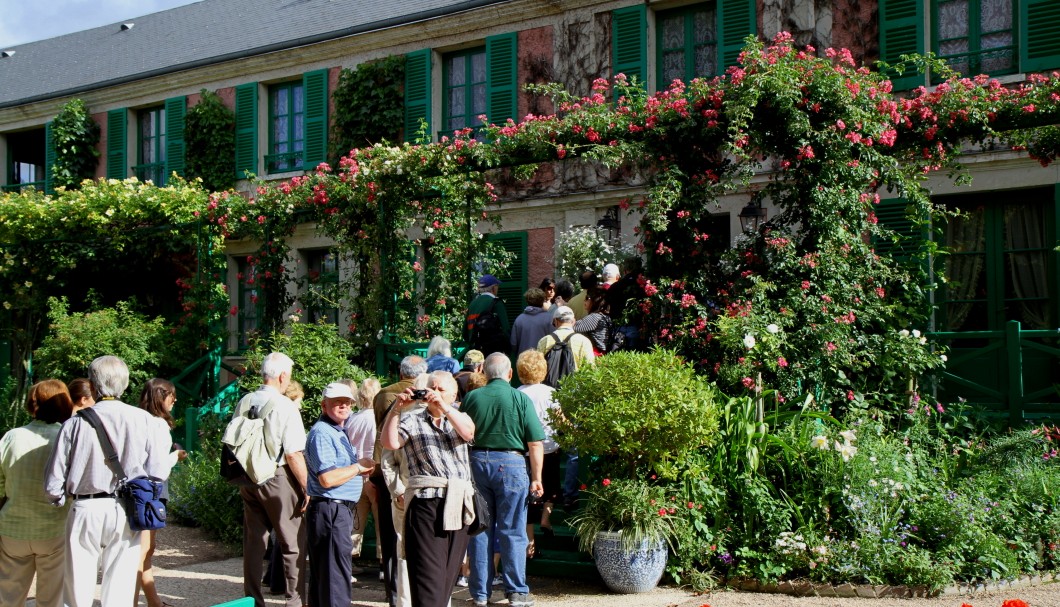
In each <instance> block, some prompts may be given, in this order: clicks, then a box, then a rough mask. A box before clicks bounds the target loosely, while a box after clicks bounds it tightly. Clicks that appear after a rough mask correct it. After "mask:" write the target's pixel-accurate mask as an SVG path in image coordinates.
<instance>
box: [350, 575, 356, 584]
mask: <svg viewBox="0 0 1060 607" xmlns="http://www.w3.org/2000/svg"><path fill="white" fill-rule="evenodd" d="M350 583H351V584H356V583H357V576H355V575H351V576H350Z"/></svg>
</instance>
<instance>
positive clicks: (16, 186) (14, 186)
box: [0, 180, 44, 192]
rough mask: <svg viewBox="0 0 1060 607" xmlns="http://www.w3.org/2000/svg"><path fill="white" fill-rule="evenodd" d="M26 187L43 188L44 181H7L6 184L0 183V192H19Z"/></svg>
mask: <svg viewBox="0 0 1060 607" xmlns="http://www.w3.org/2000/svg"><path fill="white" fill-rule="evenodd" d="M26 188H33V189H35V190H44V181H43V180H41V181H26V182H23V183H9V184H7V185H0V192H21V191H22V190H24V189H26Z"/></svg>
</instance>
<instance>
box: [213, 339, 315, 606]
mask: <svg viewBox="0 0 1060 607" xmlns="http://www.w3.org/2000/svg"><path fill="white" fill-rule="evenodd" d="M293 369H294V361H292V360H291V358H290V357H289V356H287V355H286V354H283V353H281V352H272V353H270V354H269V355H267V356H266V357H265V359H264V360H263V361H262V363H261V378H262V383H261V387H259V388H258V389H257V390H256V391H254V392H251V393H250V394H248V395H246V396H244V397H243V399H242V400H240V401H239V404H238V405H236V408H235V411H233V413H232V414H233V415H234V416H238V415H246V414H247V413H248V412H250V411H254V412H255V415H256V412H257V411H262V410H264V409H265V407H266V405H268V404H269V403H271V407H270V408H269V410H267V411H265V416H264V418H262V419H264V421H265V432H267V433H268V434H269V435H271V441H269V440H266V444H269V443H270V442H271V443H272V444H274V445H280V448H281V449H280V452H281V453H282V454H283V457H279V456H277V457H278V459H279V461H278V462H277V463H278V464H279V465H278V466H277V468H276V474H275V475H274V476H273V477H272V478H271V479H269V480H267V481H265V483H264V484H262V485H257V486H254V487H240V489H239V495H240V497H242V498H243V591H244V592H245V593H246V596H249V597H253V598H254V604H255V607H263V606H264V605H265V598H264V597H263V596H262V592H261V574H262V556H263V555H264V554H265V544H266V542H267V541H268V538H269V530H270V529H272V530H275V531H276V543H275V545H274V546H273V549H274V550H279V551H280V555H281V558H282V560H283V570H284V575H285V577H286V578H287V590H286V593H285V596H284V599H285V601H284V603H285V605H286V606H287V607H302V606H303V605H307V604H308V602H307V601H306V597H305V563H306V528H305V518H304V517H303V516H302V514H303V513H304V512H305V510H306V506H307V505H308V503H309V501H308V500H309V497H308V494H307V493H306V482H307V478H306V477H307V472H306V463H305V454H304V451H305V447H306V433H305V426H303V425H302V416H301V414H299V412H298V407H297V406H295V404H294V403H293V402H291V399H289V398H287V397H286V396H284V395H283V393H284V391H286V390H287V386H289V385H290V384H291V371H292V370H293Z"/></svg>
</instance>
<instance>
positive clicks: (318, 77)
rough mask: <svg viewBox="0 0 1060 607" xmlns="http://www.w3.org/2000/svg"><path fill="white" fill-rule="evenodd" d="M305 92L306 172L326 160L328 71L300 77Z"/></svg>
mask: <svg viewBox="0 0 1060 607" xmlns="http://www.w3.org/2000/svg"><path fill="white" fill-rule="evenodd" d="M302 90H304V91H305V160H304V161H303V162H302V166H303V168H304V169H305V170H307V171H312V170H313V169H315V168H317V165H319V164H320V163H321V162H325V161H327V159H328V71H327V70H326V69H325V70H316V71H313V72H306V73H305V74H303V75H302Z"/></svg>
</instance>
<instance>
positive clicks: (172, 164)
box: [166, 97, 188, 183]
mask: <svg viewBox="0 0 1060 607" xmlns="http://www.w3.org/2000/svg"><path fill="white" fill-rule="evenodd" d="M187 106H188V104H187V100H186V99H185V98H184V97H173V98H171V99H166V182H167V183H168V182H169V176H170V175H172V174H173V173H176V174H177V175H180V176H181V177H183V176H184V114H185V113H186V111H187Z"/></svg>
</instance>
